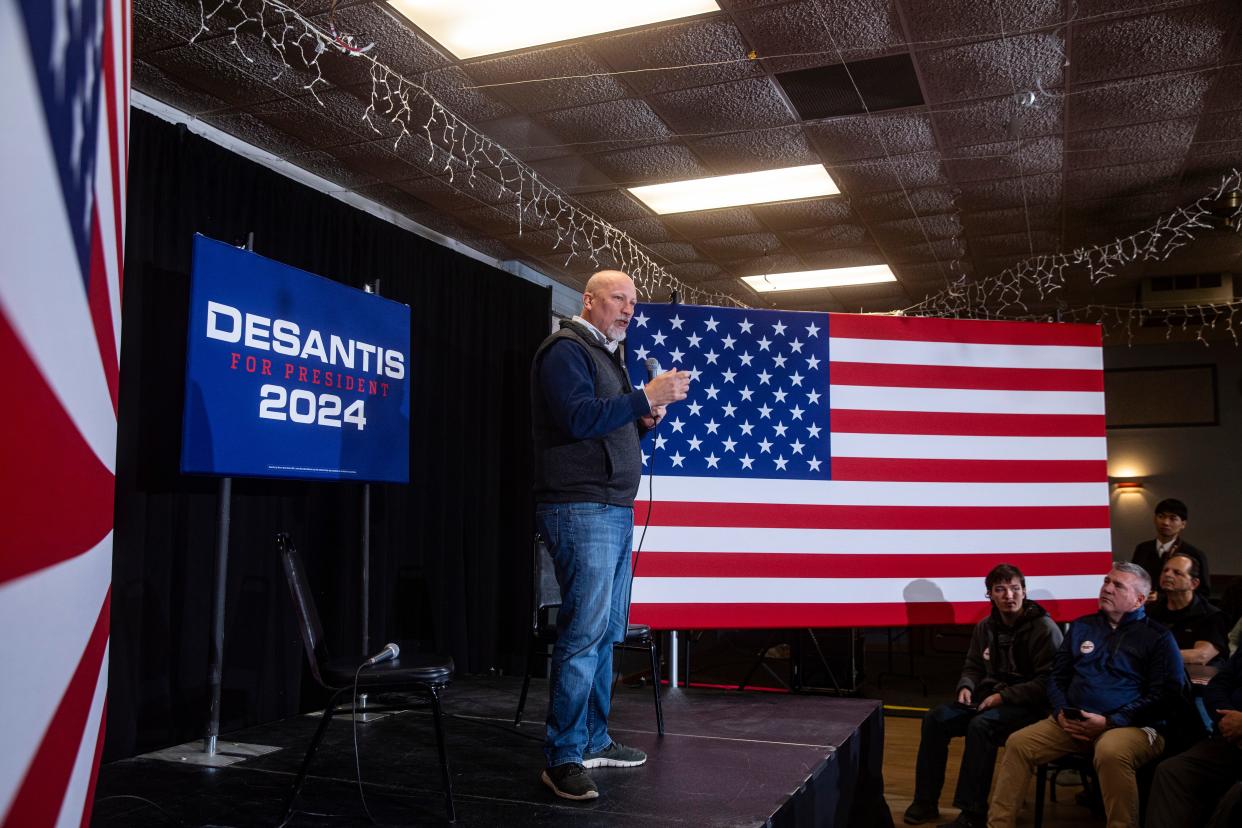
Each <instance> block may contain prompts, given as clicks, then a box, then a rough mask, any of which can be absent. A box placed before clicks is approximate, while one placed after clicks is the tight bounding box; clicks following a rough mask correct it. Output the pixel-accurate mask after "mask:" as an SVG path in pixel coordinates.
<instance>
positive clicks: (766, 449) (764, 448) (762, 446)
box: [759, 437, 772, 454]
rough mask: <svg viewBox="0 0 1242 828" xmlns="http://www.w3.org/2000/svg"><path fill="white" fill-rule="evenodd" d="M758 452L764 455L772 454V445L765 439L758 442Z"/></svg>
mask: <svg viewBox="0 0 1242 828" xmlns="http://www.w3.org/2000/svg"><path fill="white" fill-rule="evenodd" d="M759 450H760V451H761V452H763V453H764V454H771V453H772V444H771V443H769V442H768V439H767V438H766V437H765V438H763V439H762V440H760V441H759Z"/></svg>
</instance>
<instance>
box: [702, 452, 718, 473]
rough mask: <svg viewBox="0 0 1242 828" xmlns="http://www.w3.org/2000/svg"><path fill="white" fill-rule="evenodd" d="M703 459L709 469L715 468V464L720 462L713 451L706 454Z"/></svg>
mask: <svg viewBox="0 0 1242 828" xmlns="http://www.w3.org/2000/svg"><path fill="white" fill-rule="evenodd" d="M703 459H704V460H706V461H707V467H708V468H709V469H714V468H716V464H717V463H719V462H720V458H719V457H717V456H716V455H715V454H714V453H713V454H709V455H707V456H706V457H704V458H703Z"/></svg>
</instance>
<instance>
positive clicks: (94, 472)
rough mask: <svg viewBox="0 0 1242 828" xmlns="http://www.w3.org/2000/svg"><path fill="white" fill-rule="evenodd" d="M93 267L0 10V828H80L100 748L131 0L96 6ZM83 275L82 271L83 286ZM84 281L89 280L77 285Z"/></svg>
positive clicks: (18, 41) (23, 50)
mask: <svg viewBox="0 0 1242 828" xmlns="http://www.w3.org/2000/svg"><path fill="white" fill-rule="evenodd" d="M103 9H104V18H103V19H104V25H103V49H102V54H101V56H100V62H101V63H100V66H99V71H100V72H101V73H102V74H101V77H102V79H103V84H102V100H101V102H100V112H101V117H100V118H99V131H98V134H97V135H95V136H91V137H88V140H92V139H93V140H96V141H98V149H97V155H96V159H97V163H96V166H95V180H94V193H93V195H94V198H93V207H92V213H91V216H90V221H91V256H90V265H89V268H90V273H89V274H83V273H82V271H81V266H80V264H79V261H78V259H77V257H76V255H75V253H74V250H75V248H74V244H73V239H72V236H71V235H70V229H69V228H70V226H71V225H70V222H73V221H82V220H84V219H83V217H81V216H70V215H66V210H65V206H64V201H63V199H62V197H61V193H60V189H59V179H58V173H57V168H56V162H55V156H54V153H53V149H52V146H51V143H50V140H49V138H48V136H47V134H46V126H45V124H46V120H45V118H44V115H43V112H42V109H41V102H40V95H39V89H38V84H37V78H36V76H35V72H34V68H33V65H34V64H33V62H34V61H35V60H46V59H47V58H46V56H43V55H31V54H30V51H29V47H28V45H27V41H26V40H25V38H24V37H23V36H22V32H23V28H22V23H21V20H20V19H19V15H20V14H21V12H20V9H19V8H18V4H14V3H0V74H2V75H3V76H4V77H5V78H6V87H7V89H8V92H9V94H8V95H7V96H6V101H7V102H8V103H9V107H8V110H7V112H6V118H7V120H8V124H9V126H8V127H6V129H4V130H0V155H2V156H3V157H4V159H5V163H6V166H7V167H8V168H9V169H11V170H13V171H14V172H15V173H16V175H15V176H14V177H10V178H8V179H7V180H6V182H5V192H4V194H3V196H0V248H2V249H3V250H4V251H5V264H4V270H3V272H2V273H0V365H3V366H4V369H5V373H6V376H5V383H4V384H5V388H6V390H7V393H6V395H5V401H4V404H3V405H2V406H0V446H3V448H2V449H0V469H3V472H2V477H0V498H3V502H4V504H5V511H6V518H5V520H4V521H2V522H0V533H3V540H2V541H0V548H3V550H4V552H3V555H2V556H0V662H3V663H4V664H5V665H6V667H5V675H4V677H3V678H2V679H0V717H2V721H0V732H3V733H4V737H5V738H4V741H5V746H4V750H3V751H0V825H3V826H5V827H6V828H9V827H10V826H12V828H16V826H23V827H24V826H43V825H58V826H75V828H76V826H83V825H86V824H88V823H89V821H90V803H91V801H92V798H93V789H94V781H95V776H96V771H97V769H98V765H99V757H100V754H101V752H102V747H103V728H104V712H105V708H106V689H107V669H108V621H109V597H110V589H111V577H112V514H113V511H112V510H113V491H114V483H115V461H116V412H117V388H118V383H117V378H118V375H119V367H120V366H119V359H118V355H119V353H120V332H121V304H120V303H121V273H122V270H123V251H124V233H125V228H124V217H125V175H126V165H127V155H128V150H127V147H128V133H129V55H130V53H131V40H130V38H131V27H130V4H129V0H104V2H103ZM84 276H87V278H85V279H84ZM84 284H86V285H89V287H85V288H84Z"/></svg>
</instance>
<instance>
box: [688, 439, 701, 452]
mask: <svg viewBox="0 0 1242 828" xmlns="http://www.w3.org/2000/svg"><path fill="white" fill-rule="evenodd" d="M701 445H703V441H702V440H700V439H699V438H698V437H691V438H690V450H691V451H698V450H699V446H701Z"/></svg>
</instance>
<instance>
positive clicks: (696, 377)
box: [690, 368, 702, 382]
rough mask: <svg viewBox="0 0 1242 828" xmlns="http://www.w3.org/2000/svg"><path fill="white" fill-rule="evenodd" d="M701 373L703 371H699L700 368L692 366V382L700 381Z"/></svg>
mask: <svg viewBox="0 0 1242 828" xmlns="http://www.w3.org/2000/svg"><path fill="white" fill-rule="evenodd" d="M701 373H702V372H701V371H699V369H698V368H691V369H690V381H691V382H698V381H699V375H700V374H701Z"/></svg>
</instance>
